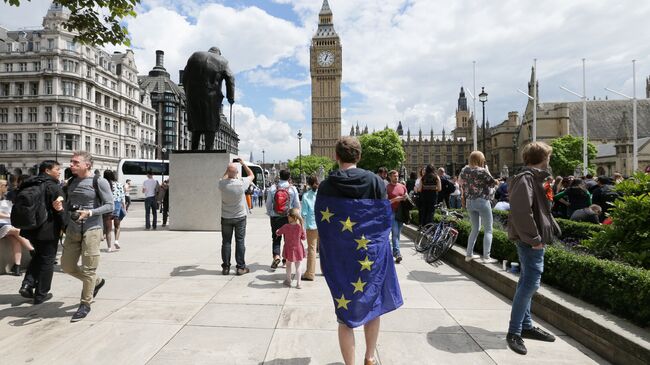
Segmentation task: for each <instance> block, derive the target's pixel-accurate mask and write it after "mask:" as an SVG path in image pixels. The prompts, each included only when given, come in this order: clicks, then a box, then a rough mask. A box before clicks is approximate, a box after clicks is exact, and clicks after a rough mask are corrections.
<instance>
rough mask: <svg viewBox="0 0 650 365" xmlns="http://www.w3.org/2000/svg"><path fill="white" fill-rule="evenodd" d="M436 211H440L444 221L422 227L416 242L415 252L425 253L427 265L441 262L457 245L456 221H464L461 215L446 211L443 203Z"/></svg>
mask: <svg viewBox="0 0 650 365" xmlns="http://www.w3.org/2000/svg"><path fill="white" fill-rule="evenodd" d="M436 209H440V213H441V214H442V216H443V218H442V220H441V221H440V222H438V223H429V224H426V225H424V226H422V227H420V229H419V230H418V235H417V237H416V238H415V242H414V247H415V250H416V251H417V252H420V253H424V260H425V261H426V262H427V263H433V262H436V261H437V260H439V259H440V258H441V257H442V256H443V255H444V254H445V253H446V252H447V251H448V250H449V249H450V248H451V246H453V245H454V243H456V239H457V238H458V230H457V229H456V220H457V219H463V215H462V214H461V213H459V212H454V211H449V210H447V209H445V208H444V207H443V204H442V203H440V204H438V205H436Z"/></svg>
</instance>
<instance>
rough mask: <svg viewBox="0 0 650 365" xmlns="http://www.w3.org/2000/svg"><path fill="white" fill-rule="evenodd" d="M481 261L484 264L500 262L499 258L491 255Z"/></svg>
mask: <svg viewBox="0 0 650 365" xmlns="http://www.w3.org/2000/svg"><path fill="white" fill-rule="evenodd" d="M481 261H482V262H483V263H484V264H494V263H496V262H499V260H497V259H493V258H491V257H490V256H488V257H485V258H483V259H482V260H481Z"/></svg>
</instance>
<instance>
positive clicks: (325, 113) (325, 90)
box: [309, 0, 343, 159]
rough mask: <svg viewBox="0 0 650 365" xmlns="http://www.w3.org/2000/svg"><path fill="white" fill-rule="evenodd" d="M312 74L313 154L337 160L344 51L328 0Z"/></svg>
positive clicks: (316, 38)
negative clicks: (336, 149)
mask: <svg viewBox="0 0 650 365" xmlns="http://www.w3.org/2000/svg"><path fill="white" fill-rule="evenodd" d="M309 55H310V62H309V64H310V70H311V132H312V140H311V154H312V155H316V156H325V157H329V158H332V159H334V147H335V146H336V141H337V140H338V139H339V137H341V74H342V68H343V67H342V65H343V62H342V58H343V57H342V55H343V54H342V51H341V42H340V39H339V36H338V34H336V31H335V30H334V24H333V23H332V10H331V9H330V5H329V3H328V2H327V0H323V6H322V8H321V10H320V13H319V14H318V30H317V31H316V34H315V35H314V37H313V38H312V40H311V47H310V48H309Z"/></svg>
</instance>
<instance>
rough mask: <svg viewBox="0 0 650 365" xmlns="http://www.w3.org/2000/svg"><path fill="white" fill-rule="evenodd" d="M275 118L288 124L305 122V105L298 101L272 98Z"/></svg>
mask: <svg viewBox="0 0 650 365" xmlns="http://www.w3.org/2000/svg"><path fill="white" fill-rule="evenodd" d="M271 101H272V102H273V118H274V119H277V120H282V121H287V122H304V121H305V105H304V104H303V103H301V102H300V101H298V100H296V99H280V98H271Z"/></svg>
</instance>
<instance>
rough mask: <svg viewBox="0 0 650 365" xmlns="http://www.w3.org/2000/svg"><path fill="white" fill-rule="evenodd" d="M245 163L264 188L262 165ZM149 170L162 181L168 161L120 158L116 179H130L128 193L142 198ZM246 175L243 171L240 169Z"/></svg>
mask: <svg viewBox="0 0 650 365" xmlns="http://www.w3.org/2000/svg"><path fill="white" fill-rule="evenodd" d="M246 165H248V167H249V168H250V169H251V171H253V174H254V175H255V179H254V180H253V183H254V184H255V185H256V186H257V187H258V188H260V189H264V184H265V179H264V173H263V171H262V167H261V166H260V165H256V164H254V163H250V162H246ZM148 171H151V173H152V174H153V178H154V179H156V180H158V182H160V183H162V181H163V180H165V179H167V178H168V177H169V161H168V160H166V161H161V160H145V159H136V158H131V159H122V160H120V163H119V164H118V165H117V180H118V181H119V182H120V183H122V184H124V183H126V180H131V188H130V190H129V194H130V196H131V199H133V200H143V199H144V194H143V193H142V183H143V182H144V181H145V180H146V179H147V172H148ZM241 174H242V176H246V172H245V171H243V170H242V171H241Z"/></svg>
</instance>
